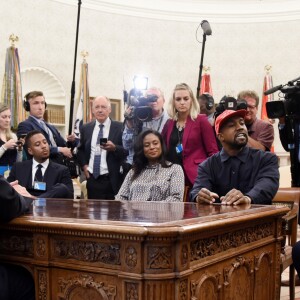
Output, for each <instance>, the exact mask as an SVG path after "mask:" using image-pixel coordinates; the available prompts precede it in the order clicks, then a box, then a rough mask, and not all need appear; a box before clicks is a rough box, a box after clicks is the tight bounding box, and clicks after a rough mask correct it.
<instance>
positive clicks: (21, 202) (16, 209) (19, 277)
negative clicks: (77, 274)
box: [0, 177, 35, 300]
mask: <svg viewBox="0 0 300 300" xmlns="http://www.w3.org/2000/svg"><path fill="white" fill-rule="evenodd" d="M0 190H1V192H0V222H1V223H3V222H9V221H10V220H12V219H13V218H16V217H18V216H20V215H21V214H23V213H24V212H26V211H27V210H28V209H29V207H30V205H31V202H32V200H31V199H29V198H27V197H26V196H30V195H29V194H28V193H27V192H26V190H25V189H24V188H23V187H21V186H20V185H18V184H17V183H16V182H13V183H11V184H9V183H8V182H7V181H6V180H5V179H4V178H3V177H0ZM16 191H19V193H18V192H16ZM21 194H22V195H24V197H23V196H22V195H21ZM7 299H14V300H17V299H18V300H34V299H35V290H34V281H33V277H32V276H31V275H30V273H29V272H28V271H27V270H26V269H25V268H23V267H20V266H15V265H9V264H1V265H0V300H7Z"/></svg>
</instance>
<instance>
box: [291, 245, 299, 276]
mask: <svg viewBox="0 0 300 300" xmlns="http://www.w3.org/2000/svg"><path fill="white" fill-rule="evenodd" d="M292 257H293V263H294V267H295V269H296V271H297V273H298V277H299V279H300V241H298V242H297V243H296V244H295V246H294V247H293V251H292Z"/></svg>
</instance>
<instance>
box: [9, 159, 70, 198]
mask: <svg viewBox="0 0 300 300" xmlns="http://www.w3.org/2000/svg"><path fill="white" fill-rule="evenodd" d="M7 180H8V181H9V182H12V181H15V180H18V181H19V184H20V185H22V186H24V187H25V188H26V189H27V190H28V191H29V193H31V194H32V195H34V196H37V197H38V196H40V195H41V194H43V193H44V192H43V191H36V190H33V189H32V159H30V160H25V161H22V162H17V163H15V164H14V165H13V167H12V169H11V171H10V173H9V176H8V178H7ZM43 181H44V182H45V183H46V186H47V191H50V190H51V189H52V188H53V187H54V186H57V185H64V186H65V187H66V188H67V189H68V191H69V193H68V195H66V196H64V198H74V188H73V182H72V179H71V175H70V172H69V169H68V168H67V167H65V166H63V165H60V164H57V163H55V162H52V161H51V160H50V161H49V165H48V167H47V169H46V171H45V174H44V180H43Z"/></svg>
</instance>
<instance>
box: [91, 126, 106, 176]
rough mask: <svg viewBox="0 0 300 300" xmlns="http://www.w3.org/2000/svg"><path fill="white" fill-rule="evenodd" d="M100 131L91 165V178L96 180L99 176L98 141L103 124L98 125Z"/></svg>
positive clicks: (99, 155) (99, 153)
mask: <svg viewBox="0 0 300 300" xmlns="http://www.w3.org/2000/svg"><path fill="white" fill-rule="evenodd" d="M99 127H100V130H99V133H98V137H97V142H96V150H95V155H94V165H93V176H94V178H96V179H97V178H98V177H99V176H100V163H101V152H100V139H101V138H103V127H104V125H103V124H100V125H99Z"/></svg>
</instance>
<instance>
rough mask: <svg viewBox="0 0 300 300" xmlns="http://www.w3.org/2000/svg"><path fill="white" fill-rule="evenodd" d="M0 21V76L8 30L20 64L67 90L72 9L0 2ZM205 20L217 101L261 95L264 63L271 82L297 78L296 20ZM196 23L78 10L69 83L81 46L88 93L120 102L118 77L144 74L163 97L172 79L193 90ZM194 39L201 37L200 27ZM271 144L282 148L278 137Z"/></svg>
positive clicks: (21, 0) (44, 2)
mask: <svg viewBox="0 0 300 300" xmlns="http://www.w3.org/2000/svg"><path fill="white" fill-rule="evenodd" d="M74 2H77V1H75V0H74ZM0 19H1V25H2V26H1V27H0V45H1V47H0V80H2V76H3V73H4V61H5V52H6V48H7V47H8V46H9V45H10V44H9V41H8V37H9V35H10V34H11V33H14V34H16V35H18V36H19V38H20V41H19V42H18V43H17V47H18V49H19V54H20V59H21V69H22V68H27V67H32V66H40V67H43V68H46V69H48V70H50V71H51V72H53V73H54V74H55V75H56V76H57V77H58V78H59V79H60V80H61V82H62V85H63V86H64V88H65V90H66V94H67V95H69V94H70V88H71V81H72V75H73V61H74V45H75V32H76V19H77V6H70V5H65V4H62V3H59V2H53V1H50V0H10V1H4V0H2V1H1V11H0ZM200 21H201V19H200V20H199V22H200ZM210 24H211V27H212V30H213V35H212V36H208V37H207V42H206V49H205V56H204V65H208V66H210V68H211V72H210V73H211V78H212V87H213V92H214V97H215V99H216V100H217V101H219V99H220V98H221V97H222V96H223V95H224V94H232V95H236V94H237V93H238V92H239V91H240V90H241V89H254V90H256V91H257V92H258V94H259V95H261V94H262V86H263V77H264V75H265V71H264V66H265V65H267V64H269V65H272V66H273V69H272V75H273V81H274V85H277V84H280V83H286V82H287V81H288V80H290V79H293V78H296V77H298V76H300V43H299V40H300V30H299V28H300V20H298V21H286V22H284V21H280V22H271V23H244V24H243V23H241V24H222V23H217V22H216V23H213V22H210ZM197 27H198V23H193V22H179V21H166V20H163V21H160V20H154V19H145V18H139V17H131V16H125V15H119V14H112V13H104V12H100V11H95V10H91V9H87V8H84V7H82V9H81V20H80V34H79V44H78V59H77V73H76V74H77V75H76V84H77V86H78V84H79V72H80V63H81V61H82V58H81V56H80V51H81V50H83V49H85V50H87V51H88V52H89V54H90V55H89V57H88V58H87V61H88V63H89V82H90V95H91V96H95V95H99V94H105V95H107V96H109V97H111V98H118V99H122V90H123V87H124V84H123V78H124V81H125V86H126V89H127V90H129V89H130V88H131V87H132V78H133V76H134V75H135V74H138V73H142V74H145V75H147V76H149V80H150V82H149V84H150V85H156V86H159V87H161V88H162V89H163V90H164V91H165V94H166V97H167V98H169V96H170V95H171V92H172V89H173V87H174V86H175V84H176V83H179V82H186V83H188V84H190V85H191V87H192V88H193V89H194V91H196V87H197V80H198V73H199V63H200V55H201V44H199V43H198V42H197V41H196V39H195V32H196V29H197ZM198 36H199V39H200V40H202V31H201V29H200V31H199V34H198ZM1 62H2V63H1ZM275 131H277V130H276V128H275ZM275 149H276V150H277V151H282V148H281V146H280V143H278V141H277V142H276V148H275Z"/></svg>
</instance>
